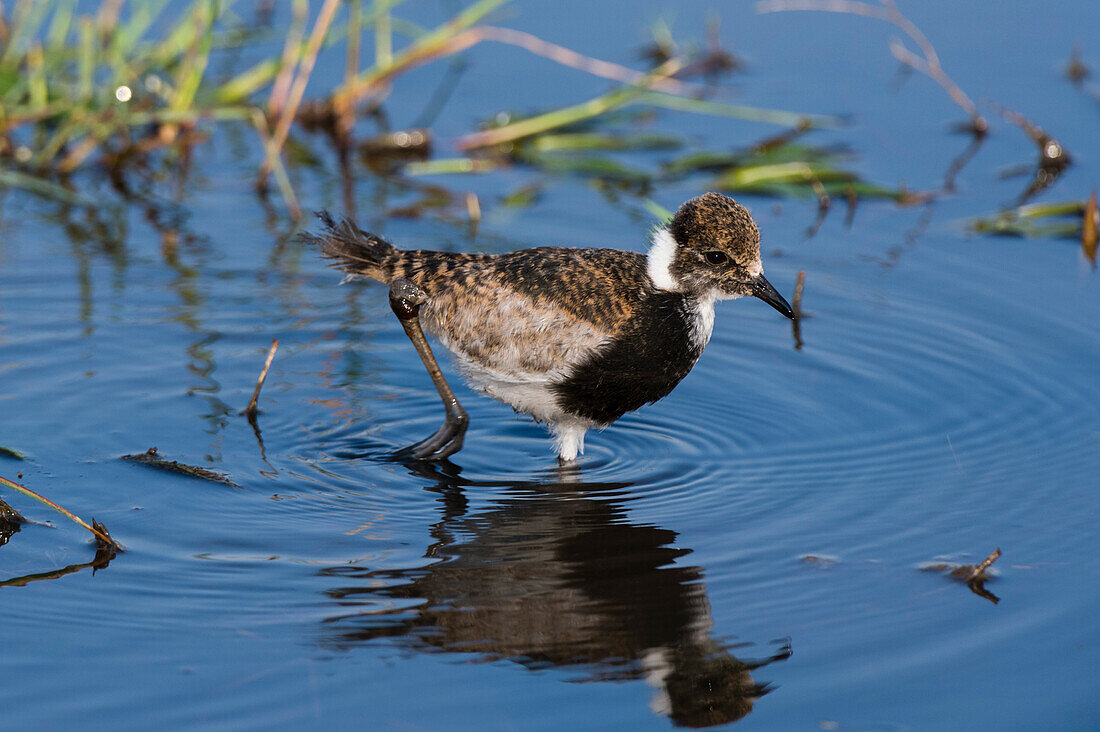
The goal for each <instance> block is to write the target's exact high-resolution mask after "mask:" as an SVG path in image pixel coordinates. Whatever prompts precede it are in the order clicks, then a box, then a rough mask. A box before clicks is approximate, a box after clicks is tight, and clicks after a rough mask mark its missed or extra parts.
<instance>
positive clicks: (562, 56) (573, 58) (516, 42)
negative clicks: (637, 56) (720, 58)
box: [459, 25, 707, 96]
mask: <svg viewBox="0 0 1100 732" xmlns="http://www.w3.org/2000/svg"><path fill="white" fill-rule="evenodd" d="M459 36H470V37H471V42H470V43H469V45H473V44H475V43H478V42H479V41H495V42H497V43H504V44H506V45H509V46H517V47H519V48H522V49H524V50H525V51H529V52H531V53H533V54H535V55H536V56H542V57H543V58H548V59H550V60H551V61H553V62H555V63H558V64H560V65H562V66H568V67H569V68H572V69H577V70H578V71H584V72H586V73H589V74H592V75H593V76H599V77H601V78H603V79H611V80H612V81H621V82H623V83H624V84H639V83H641V82H642V80H644V79H645V77H646V73H645V72H644V71H637V70H635V69H632V68H629V67H627V66H622V65H620V64H616V63H612V62H610V61H604V60H602V59H598V58H593V57H591V56H585V55H584V54H581V53H577V52H576V51H574V50H572V49H569V48H566V47H565V46H559V45H558V44H556V43H551V42H550V41H544V40H543V39H541V38H539V37H538V36H535V35H532V34H531V33H526V32H524V31H518V30H513V29H511V28H499V27H496V26H491V25H487V26H481V27H479V28H471V29H470V30H468V31H464V32H463V33H460V34H459ZM650 88H651V89H656V90H658V91H663V92H666V93H668V94H676V95H678V96H699V95H702V94H704V93H705V92H706V91H707V90H706V88H705V87H703V86H700V85H698V84H690V83H687V82H683V81H679V80H677V79H662V80H660V81H657V82H654V83H653V84H651V85H650Z"/></svg>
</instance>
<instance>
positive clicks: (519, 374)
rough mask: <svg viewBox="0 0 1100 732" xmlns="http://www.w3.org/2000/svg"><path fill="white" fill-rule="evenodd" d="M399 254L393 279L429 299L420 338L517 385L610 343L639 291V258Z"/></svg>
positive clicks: (540, 252)
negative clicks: (428, 335)
mask: <svg viewBox="0 0 1100 732" xmlns="http://www.w3.org/2000/svg"><path fill="white" fill-rule="evenodd" d="M402 254H403V256H402V258H401V259H402V262H401V264H400V265H399V266H398V267H396V268H395V269H397V270H400V274H399V275H398V276H403V277H407V278H408V279H411V280H412V281H413V282H415V283H416V284H418V285H420V286H421V287H423V288H424V289H425V290H426V291H427V292H428V294H429V301H428V303H426V304H425V305H424V306H423V308H422V309H421V316H422V320H423V322H424V325H425V326H426V327H427V328H428V330H429V331H430V332H432V333H434V334H435V335H436V336H437V337H439V339H440V340H441V341H442V342H443V343H444V345H446V346H447V348H449V349H450V350H452V351H454V352H455V353H457V354H458V355H459V356H461V357H463V358H465V359H466V360H467V361H469V362H472V363H473V364H476V365H479V366H481V367H484V368H488V369H491V370H493V371H495V372H498V373H499V374H500V375H513V376H516V378H517V379H518V380H521V381H522V380H525V379H532V380H545V379H546V378H551V377H553V376H555V375H560V374H563V373H565V372H566V371H567V370H568V369H569V367H570V366H572V365H574V364H576V363H578V362H579V361H581V360H583V358H584V357H585V356H587V355H589V354H591V352H592V351H593V350H594V349H596V348H599V347H600V346H602V345H603V344H605V343H607V342H608V341H610V340H611V339H612V338H613V337H614V336H615V335H616V334H617V333H619V332H620V331H621V330H622V329H623V327H624V326H625V324H626V323H627V322H628V321H629V319H630V316H631V314H632V313H633V311H634V307H635V305H636V304H637V303H638V302H639V301H640V300H641V299H642V298H643V297H644V296H645V294H646V292H647V288H648V286H649V285H648V280H647V277H646V273H645V258H644V257H643V256H642V255H640V254H635V253H633V252H623V251H618V250H613V249H568V248H561V247H542V248H537V249H525V250H522V251H518V252H512V253H509V254H499V255H468V254H466V255H463V254H448V253H444V252H423V251H410V252H403V253H402Z"/></svg>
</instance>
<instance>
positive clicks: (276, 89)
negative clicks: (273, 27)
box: [267, 2, 309, 118]
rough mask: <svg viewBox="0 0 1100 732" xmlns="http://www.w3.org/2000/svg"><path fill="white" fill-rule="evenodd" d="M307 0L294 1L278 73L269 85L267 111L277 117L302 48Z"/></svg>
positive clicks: (288, 90) (283, 103)
mask: <svg viewBox="0 0 1100 732" xmlns="http://www.w3.org/2000/svg"><path fill="white" fill-rule="evenodd" d="M308 12H309V3H308V2H295V3H294V10H293V17H292V18H291V21H290V28H289V29H288V30H287V33H286V43H285V44H284V45H283V55H282V58H281V59H280V60H279V74H278V75H277V76H276V77H275V83H274V84H272V85H271V94H270V95H268V98H267V113H268V114H270V115H271V116H272V117H273V118H275V117H278V116H279V114H280V113H281V112H282V111H283V107H284V106H285V105H286V96H287V94H288V93H289V92H290V83H291V82H292V81H293V80H294V71H295V69H297V68H298V54H299V53H300V52H301V48H302V31H303V29H304V28H305V24H306V13H308Z"/></svg>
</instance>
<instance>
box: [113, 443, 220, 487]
mask: <svg viewBox="0 0 1100 732" xmlns="http://www.w3.org/2000/svg"><path fill="white" fill-rule="evenodd" d="M121 459H122V460H129V461H130V462H133V463H141V464H142V465H148V466H149V467H151V468H157V469H158V470H167V471H168V472H170V473H179V474H180V475H186V476H189V477H192V478H200V479H202V480H209V481H210V482H212V483H221V484H223V485H228V486H233V487H234V488H240V486H239V485H237V484H236V483H234V482H233V481H232V480H230V479H229V477H228V476H225V475H222V474H221V473H216V472H214V471H213V470H209V469H207V468H200V467H197V466H195V465H185V464H184V463H180V462H176V461H175V460H167V459H165V458H163V457H161V456H160V454H159V453H158V452H157V448H155V447H150V448H149V449H148V450H146V451H145V452H139V453H134V454H133V455H123V456H122V458H121Z"/></svg>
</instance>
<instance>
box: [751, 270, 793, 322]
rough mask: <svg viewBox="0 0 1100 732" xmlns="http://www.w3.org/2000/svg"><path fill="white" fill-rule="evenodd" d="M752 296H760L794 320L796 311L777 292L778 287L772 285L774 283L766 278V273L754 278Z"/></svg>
mask: <svg viewBox="0 0 1100 732" xmlns="http://www.w3.org/2000/svg"><path fill="white" fill-rule="evenodd" d="M752 296H753V297H758V298H760V299H761V300H763V301H764V302H766V303H768V304H769V305H771V306H772V307H773V308H775V309H776V310H778V311H779V312H781V313H783V314H784V315H786V316H787V317H788V318H790V319H791V320H794V311H793V310H791V306H790V303H788V302H787V301H786V300H784V299H783V296H782V295H780V294H779V293H778V292H776V289H775V288H774V287H772V283H770V282H768V281H767V280H766V279H764V275H757V276H756V277H754V278H753V279H752Z"/></svg>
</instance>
